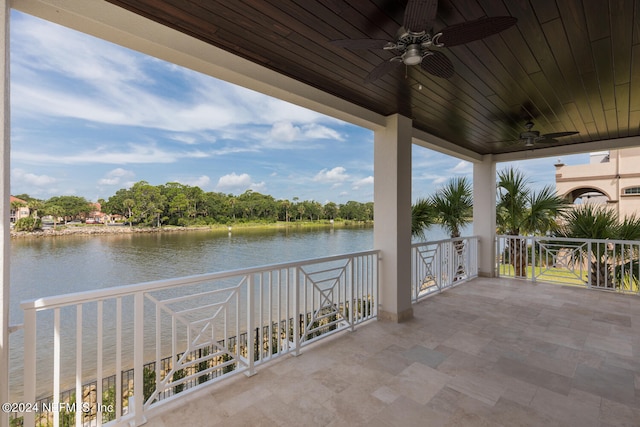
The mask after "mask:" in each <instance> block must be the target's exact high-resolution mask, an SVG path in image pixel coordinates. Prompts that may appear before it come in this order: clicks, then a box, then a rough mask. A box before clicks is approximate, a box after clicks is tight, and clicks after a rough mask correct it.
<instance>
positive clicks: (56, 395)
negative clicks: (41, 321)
mask: <svg viewBox="0 0 640 427" xmlns="http://www.w3.org/2000/svg"><path fill="white" fill-rule="evenodd" d="M60 333H61V331H60V308H59V307H56V308H55V309H54V310H53V405H54V407H55V408H59V407H60V406H59V404H60V366H61V364H60V353H61V352H60ZM25 351H26V350H25ZM27 425H28V424H27ZM53 425H54V426H58V425H60V411H53Z"/></svg>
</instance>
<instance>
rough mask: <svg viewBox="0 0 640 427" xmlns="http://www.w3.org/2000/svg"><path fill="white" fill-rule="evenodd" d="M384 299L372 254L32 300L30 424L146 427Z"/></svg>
mask: <svg viewBox="0 0 640 427" xmlns="http://www.w3.org/2000/svg"><path fill="white" fill-rule="evenodd" d="M377 301H378V251H368V252H360V253H354V254H347V255H339V256H332V257H326V258H320V259H314V260H308V261H302V262H295V263H286V264H277V265H271V266H265V267H255V268H250V269H243V270H235V271H228V272H222V273H213V274H203V275H197V276H190V277H184V278H178V279H171V280H161V281H155V282H148V283H142V284H138V285H130V286H122V287H116V288H110V289H102V290H96V291H89V292H81V293H75V294H68V295H62V296H55V297H46V298H41V299H37V300H33V301H27V302H23V303H22V304H21V307H22V309H23V310H24V319H25V321H24V390H23V393H22V394H21V396H20V400H21V401H23V402H39V403H38V405H39V407H37V408H36V409H37V411H31V412H25V413H24V414H21V416H24V419H23V421H24V425H25V426H33V425H50V424H51V423H53V425H56V426H57V425H63V424H64V425H74V424H75V425H76V426H80V425H96V426H100V425H103V424H108V425H124V424H130V425H140V424H142V423H144V421H145V419H146V417H147V416H148V415H150V414H151V413H152V412H154V411H156V410H157V408H160V407H161V406H163V404H164V403H166V402H168V401H171V400H174V399H175V398H178V395H179V394H180V393H183V392H190V391H192V390H195V389H198V388H200V387H201V386H202V385H204V383H210V382H211V381H217V380H220V379H222V378H226V377H228V376H229V375H235V374H238V373H241V372H243V373H245V374H246V375H252V374H253V373H254V372H255V367H256V366H257V365H259V364H261V363H263V362H265V361H268V360H271V359H274V358H276V357H279V356H282V355H284V354H289V353H293V354H297V353H298V352H299V351H300V349H301V348H302V347H304V345H306V344H309V343H311V342H313V341H315V340H318V339H321V338H323V337H325V336H327V335H330V334H332V333H335V332H337V331H340V330H344V329H352V328H353V327H354V326H355V325H357V324H359V323H362V322H364V321H367V320H370V319H374V318H376V316H377ZM80 397H81V398H80ZM38 399H39V400H38ZM74 404H75V405H74ZM25 409H27V410H28V409H29V408H25ZM63 421H64V422H63Z"/></svg>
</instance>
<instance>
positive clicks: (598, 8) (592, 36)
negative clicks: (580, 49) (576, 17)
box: [582, 0, 611, 42]
mask: <svg viewBox="0 0 640 427" xmlns="http://www.w3.org/2000/svg"><path fill="white" fill-rule="evenodd" d="M582 4H583V6H584V14H585V19H586V23H587V32H588V33H589V40H590V41H591V42H594V41H596V40H600V39H604V38H608V37H610V36H611V29H610V28H609V20H608V19H606V20H604V19H602V18H603V17H608V16H609V2H608V1H600V0H598V1H583V2H582Z"/></svg>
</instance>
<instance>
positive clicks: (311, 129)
mask: <svg viewBox="0 0 640 427" xmlns="http://www.w3.org/2000/svg"><path fill="white" fill-rule="evenodd" d="M302 130H303V135H304V137H305V138H309V139H335V140H338V141H343V140H344V138H343V137H342V135H340V134H339V133H338V132H337V131H335V130H333V129H331V128H328V127H326V126H322V125H319V124H317V123H311V124H308V125H305V126H303V128H302Z"/></svg>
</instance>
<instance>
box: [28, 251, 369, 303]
mask: <svg viewBox="0 0 640 427" xmlns="http://www.w3.org/2000/svg"><path fill="white" fill-rule="evenodd" d="M379 253H380V250H377V249H373V250H369V251H363V252H353V253H347V254H339V255H332V256H328V257H322V258H311V259H305V260H300V261H291V262H285V263H280V264H270V265H262V266H257V267H250V268H242V269H237V270H227V271H221V272H217V273H204V274H196V275H193V276H186V277H178V278H173V279H164V280H154V281H151V282H143V283H138V284H134V285H123V286H113V287H109V288H103V289H96V290H91V291H83V292H74V293H69V294H62V295H55V296H50V297H42V298H36V299H32V300H26V301H22V302H21V303H20V307H21V308H22V309H23V310H34V309H35V310H45V309H51V308H56V307H63V306H67V305H73V304H79V303H86V302H91V301H99V300H103V299H106V298H117V297H123V296H126V295H132V294H135V293H137V292H147V291H157V290H161V289H166V288H171V287H174V286H183V285H195V284H198V283H204V282H209V281H212V280H220V279H227V278H231V277H237V276H242V275H246V274H255V273H261V272H264V271H271V270H282V269H287V268H291V267H300V266H305V265H312V264H319V263H324V262H331V261H339V260H342V259H345V258H354V257H359V256H367V255H374V254H379Z"/></svg>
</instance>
